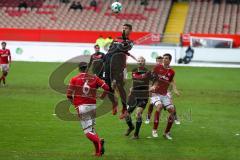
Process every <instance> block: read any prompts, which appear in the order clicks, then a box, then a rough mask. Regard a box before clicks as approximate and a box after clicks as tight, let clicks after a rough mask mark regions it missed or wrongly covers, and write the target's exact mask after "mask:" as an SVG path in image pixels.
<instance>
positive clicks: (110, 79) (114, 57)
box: [104, 24, 134, 119]
mask: <svg viewBox="0 0 240 160" xmlns="http://www.w3.org/2000/svg"><path fill="white" fill-rule="evenodd" d="M131 32H132V25H130V24H124V25H123V31H122V37H119V38H116V39H114V41H113V42H112V43H111V45H110V47H109V50H108V52H107V54H106V55H105V59H104V64H105V67H104V71H105V81H106V83H107V84H108V85H109V86H110V92H111V93H112V94H108V96H109V99H110V100H111V102H112V105H113V112H112V113H113V115H115V114H116V113H117V100H116V99H115V98H114V89H115V87H116V88H117V89H118V91H119V94H120V97H121V101H122V105H123V108H122V113H121V115H120V119H123V118H125V116H126V114H127V105H126V101H127V100H126V99H127V96H126V91H125V89H124V72H123V71H124V68H126V57H127V56H131V57H132V58H134V57H133V56H132V55H131V54H129V53H128V51H129V50H131V49H132V47H133V41H131V40H130V39H129V36H130V34H131Z"/></svg>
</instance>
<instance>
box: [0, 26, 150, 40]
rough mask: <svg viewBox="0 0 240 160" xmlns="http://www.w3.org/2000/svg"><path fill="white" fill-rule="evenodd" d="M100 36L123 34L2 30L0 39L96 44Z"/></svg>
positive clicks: (139, 34)
mask: <svg viewBox="0 0 240 160" xmlns="http://www.w3.org/2000/svg"><path fill="white" fill-rule="evenodd" d="M148 34H149V33H148V32H134V33H132V34H131V39H132V40H134V41H136V40H138V39H140V38H141V37H144V36H146V35H148ZM100 35H102V36H103V37H104V38H107V37H109V36H111V37H113V38H114V37H118V36H121V33H120V32H111V31H109V32H108V31H73V30H71V31H70V30H69V31H67V30H45V29H44V30H41V29H38V30H36V29H13V28H9V29H8V28H0V39H2V40H6V41H7V40H8V41H9V40H10V41H35V42H71V43H95V42H96V39H98V37H99V36H100Z"/></svg>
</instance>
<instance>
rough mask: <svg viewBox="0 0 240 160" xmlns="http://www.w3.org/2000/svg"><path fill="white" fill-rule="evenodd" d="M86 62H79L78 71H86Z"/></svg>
mask: <svg viewBox="0 0 240 160" xmlns="http://www.w3.org/2000/svg"><path fill="white" fill-rule="evenodd" d="M87 67H88V64H87V62H80V63H79V65H78V69H79V71H80V72H86V71H87Z"/></svg>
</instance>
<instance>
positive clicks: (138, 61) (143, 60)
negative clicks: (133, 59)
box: [137, 56, 146, 66]
mask: <svg viewBox="0 0 240 160" xmlns="http://www.w3.org/2000/svg"><path fill="white" fill-rule="evenodd" d="M145 61H146V60H145V58H144V57H142V56H141V57H139V58H138V59H137V63H138V65H139V66H145Z"/></svg>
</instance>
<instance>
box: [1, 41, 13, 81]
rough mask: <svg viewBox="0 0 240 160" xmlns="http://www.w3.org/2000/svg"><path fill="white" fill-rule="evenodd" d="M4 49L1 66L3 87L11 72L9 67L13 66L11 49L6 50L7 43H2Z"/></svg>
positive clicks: (2, 50)
mask: <svg viewBox="0 0 240 160" xmlns="http://www.w3.org/2000/svg"><path fill="white" fill-rule="evenodd" d="M1 45H2V49H0V64H1V70H2V76H1V78H0V84H1V82H2V81H3V86H5V85H6V77H7V75H8V72H9V65H10V64H11V53H10V50H9V49H6V46H7V43H6V42H2V43H1Z"/></svg>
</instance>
